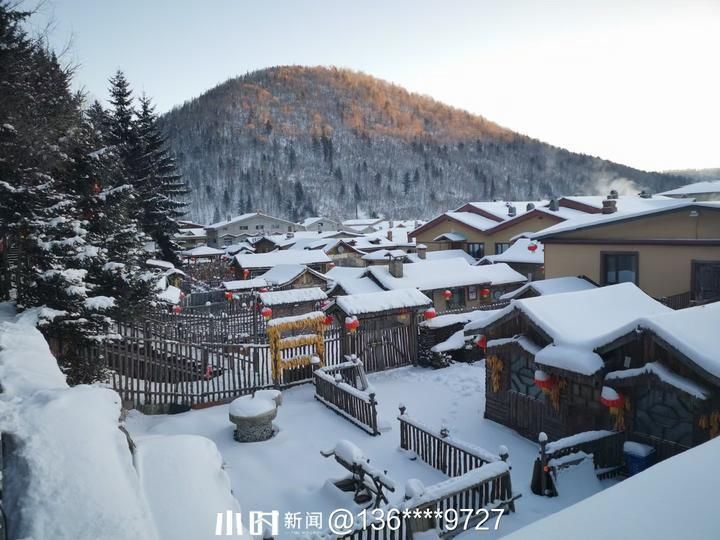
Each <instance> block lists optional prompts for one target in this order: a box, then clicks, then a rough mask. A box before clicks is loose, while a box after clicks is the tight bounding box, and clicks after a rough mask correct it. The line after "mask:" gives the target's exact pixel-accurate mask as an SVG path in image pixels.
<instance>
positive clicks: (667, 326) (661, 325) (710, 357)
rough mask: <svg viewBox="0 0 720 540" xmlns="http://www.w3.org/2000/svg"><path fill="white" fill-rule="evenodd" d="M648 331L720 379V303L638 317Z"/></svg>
mask: <svg viewBox="0 0 720 540" xmlns="http://www.w3.org/2000/svg"><path fill="white" fill-rule="evenodd" d="M638 324H639V325H640V326H641V327H642V328H646V329H648V330H651V331H652V332H654V333H655V334H657V335H658V336H659V337H660V338H661V339H663V340H664V341H666V342H667V343H669V344H670V345H671V346H672V347H674V348H675V349H677V350H678V351H679V352H680V353H682V354H683V355H685V356H687V357H688V358H689V359H691V360H692V361H693V362H694V363H695V364H696V365H697V366H698V367H700V368H702V369H703V370H704V371H706V372H707V373H709V374H711V375H712V376H714V377H716V378H718V379H720V356H719V355H718V346H717V339H716V338H717V333H718V331H719V330H720V302H713V303H712V304H705V305H703V306H695V307H690V308H686V309H679V310H677V311H673V310H670V311H667V312H665V313H660V314H657V315H654V316H651V317H645V318H642V319H640V321H639V322H638Z"/></svg>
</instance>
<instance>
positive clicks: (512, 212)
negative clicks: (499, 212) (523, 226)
mask: <svg viewBox="0 0 720 540" xmlns="http://www.w3.org/2000/svg"><path fill="white" fill-rule="evenodd" d="M516 215H517V209H516V208H515V207H514V206H513V205H510V206H508V216H509V217H515V216H516Z"/></svg>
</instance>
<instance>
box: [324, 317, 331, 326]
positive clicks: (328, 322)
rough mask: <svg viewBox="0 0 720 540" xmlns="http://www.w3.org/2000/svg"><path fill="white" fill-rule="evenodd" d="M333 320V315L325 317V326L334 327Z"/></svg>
mask: <svg viewBox="0 0 720 540" xmlns="http://www.w3.org/2000/svg"><path fill="white" fill-rule="evenodd" d="M332 323H333V318H332V315H325V319H323V324H324V325H325V326H332Z"/></svg>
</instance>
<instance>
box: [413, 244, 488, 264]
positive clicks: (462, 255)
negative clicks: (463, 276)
mask: <svg viewBox="0 0 720 540" xmlns="http://www.w3.org/2000/svg"><path fill="white" fill-rule="evenodd" d="M421 245H422V244H421ZM417 247H418V248H419V247H420V246H417ZM407 258H408V260H409V261H410V262H423V261H437V260H440V259H465V260H466V261H467V263H468V264H475V257H473V256H472V255H470V254H469V253H468V252H467V251H463V250H462V249H442V250H438V251H427V252H426V253H425V258H424V259H421V258H420V257H419V255H418V254H417V253H409V254H408V256H407Z"/></svg>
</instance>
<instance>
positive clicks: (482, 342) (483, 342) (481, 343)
mask: <svg viewBox="0 0 720 540" xmlns="http://www.w3.org/2000/svg"><path fill="white" fill-rule="evenodd" d="M475 345H476V346H477V348H478V349H482V350H483V351H484V350H485V349H487V337H485V336H480V337H479V338H477V341H476V342H475Z"/></svg>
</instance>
